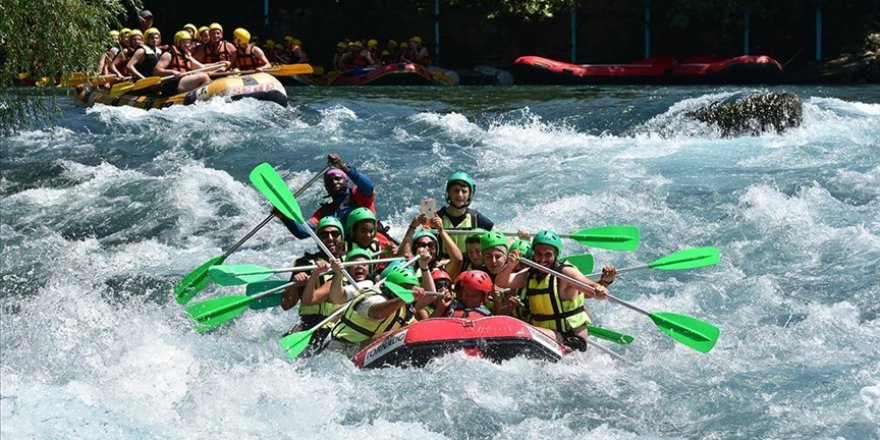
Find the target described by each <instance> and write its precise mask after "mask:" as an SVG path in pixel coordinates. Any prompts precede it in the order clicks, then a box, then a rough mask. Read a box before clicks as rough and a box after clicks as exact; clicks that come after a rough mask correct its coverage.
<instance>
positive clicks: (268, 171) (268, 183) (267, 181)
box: [250, 162, 305, 224]
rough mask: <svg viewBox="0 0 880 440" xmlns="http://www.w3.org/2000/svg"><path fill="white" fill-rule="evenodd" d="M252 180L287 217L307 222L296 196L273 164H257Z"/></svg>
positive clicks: (252, 173) (251, 176) (298, 221)
mask: <svg viewBox="0 0 880 440" xmlns="http://www.w3.org/2000/svg"><path fill="white" fill-rule="evenodd" d="M250 180H251V183H253V184H254V186H255V187H256V188H257V190H259V191H260V193H262V194H263V196H265V197H266V198H267V199H269V202H270V203H272V206H274V207H276V208H278V210H279V211H281V213H282V214H284V215H285V216H287V218H289V219H291V220H293V221H295V222H297V223H300V224H302V223H305V220H303V215H302V211H301V210H300V209H299V203H297V201H296V197H294V196H293V194H291V192H290V188H288V187H287V184H286V183H284V179H282V178H281V176H279V175H278V173H277V172H275V169H274V168H272V165H269V164H268V163H265V162H264V163H261V164H259V165H257V166H256V167H255V168H254V169H253V171H251V175H250Z"/></svg>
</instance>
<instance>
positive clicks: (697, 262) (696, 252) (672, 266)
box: [648, 246, 721, 270]
mask: <svg viewBox="0 0 880 440" xmlns="http://www.w3.org/2000/svg"><path fill="white" fill-rule="evenodd" d="M719 261H721V255H719V254H718V249H716V248H715V246H706V247H700V248H693V249H685V250H683V251H678V252H675V253H672V254H669V255H667V256H665V257H663V258H658V259H657V260H654V262H653V263H651V264H649V265H648V267H650V268H652V269H660V270H684V269H696V268H698V267H706V266H714V265H716V264H718V262H719Z"/></svg>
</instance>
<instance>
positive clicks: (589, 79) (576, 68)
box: [513, 56, 675, 84]
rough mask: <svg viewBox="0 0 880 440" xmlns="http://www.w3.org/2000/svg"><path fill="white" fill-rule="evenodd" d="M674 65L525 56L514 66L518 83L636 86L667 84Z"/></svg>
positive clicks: (658, 60)
mask: <svg viewBox="0 0 880 440" xmlns="http://www.w3.org/2000/svg"><path fill="white" fill-rule="evenodd" d="M674 62H675V61H674V60H673V59H672V58H671V57H654V58H648V59H646V60H641V61H636V62H633V63H629V64H572V63H566V62H563V61H556V60H551V59H549V58H542V57H536V56H524V57H519V58H517V59H516V61H514V62H513V66H514V76H515V81H516V83H517V84H637V83H662V82H665V81H668V77H669V74H670V73H671V71H672V65H673V63H674ZM664 79H665V81H664Z"/></svg>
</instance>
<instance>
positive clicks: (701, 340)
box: [648, 312, 721, 353]
mask: <svg viewBox="0 0 880 440" xmlns="http://www.w3.org/2000/svg"><path fill="white" fill-rule="evenodd" d="M648 316H650V317H651V320H652V321H654V324H655V325H657V327H659V328H660V330H663V333H666V334H667V335H669V336H670V337H671V338H672V339H675V340H676V341H678V342H681V343H682V344H684V345H687V346H688V347H690V348H693V349H694V350H697V351H699V352H700V353H708V352H709V351H711V350H712V347H714V346H715V342H717V341H718V335H719V334H720V333H721V331H720V330H718V327H715V326H714V325H712V324H709V323H708V322H705V321H700V320H699V319H697V318H694V317H691V316H687V315H679V314H676V313H669V312H658V313H651V314H650V315H648Z"/></svg>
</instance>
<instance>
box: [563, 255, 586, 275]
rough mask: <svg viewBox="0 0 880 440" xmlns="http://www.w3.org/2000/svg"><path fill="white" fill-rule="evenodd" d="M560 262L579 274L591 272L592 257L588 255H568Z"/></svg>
mask: <svg viewBox="0 0 880 440" xmlns="http://www.w3.org/2000/svg"><path fill="white" fill-rule="evenodd" d="M562 261H564V262H566V263H568V264H571V265H572V266H574V267H576V268H577V269H578V270H579V271H580V272H581V273H584V274H586V273H590V272H592V271H593V256H592V255H590V254H581V255H569V256H567V257H565V258H563V259H562Z"/></svg>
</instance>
